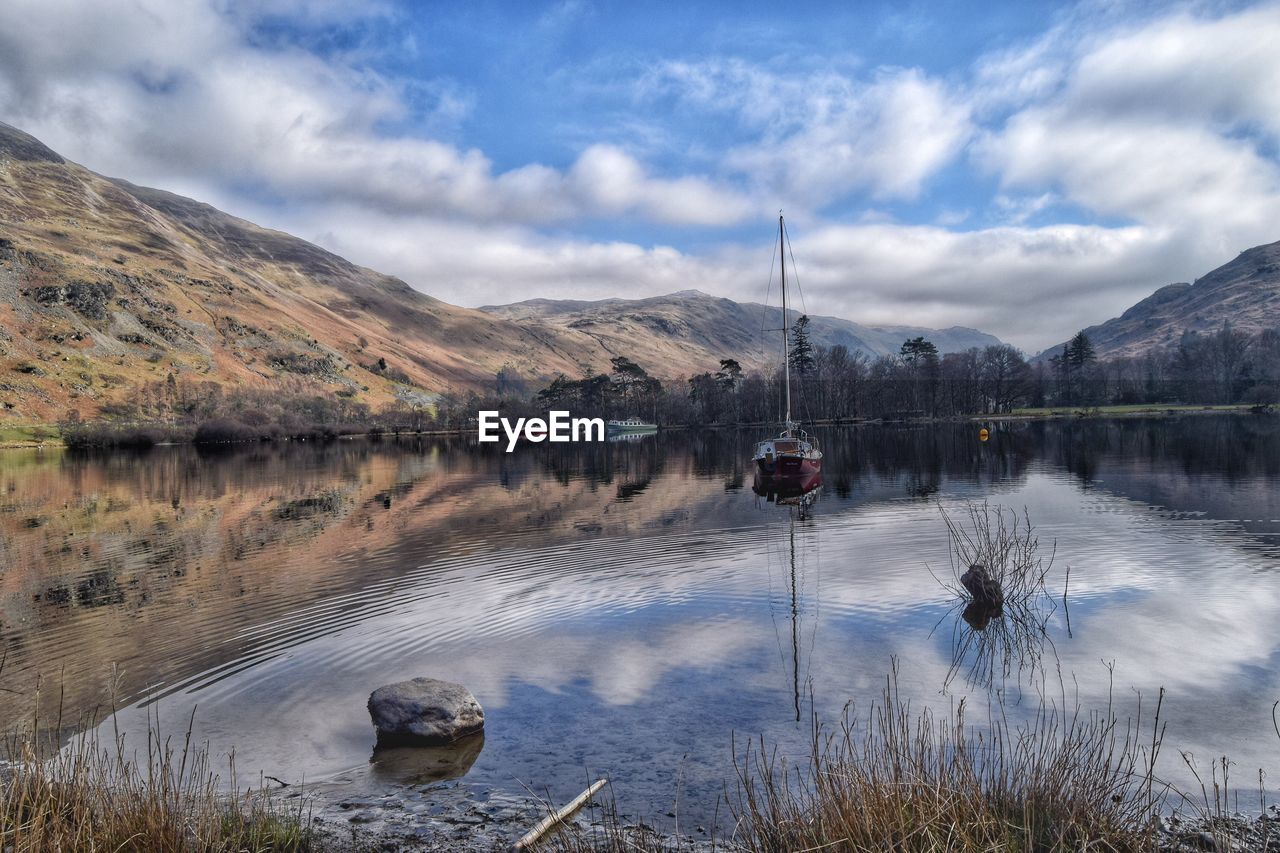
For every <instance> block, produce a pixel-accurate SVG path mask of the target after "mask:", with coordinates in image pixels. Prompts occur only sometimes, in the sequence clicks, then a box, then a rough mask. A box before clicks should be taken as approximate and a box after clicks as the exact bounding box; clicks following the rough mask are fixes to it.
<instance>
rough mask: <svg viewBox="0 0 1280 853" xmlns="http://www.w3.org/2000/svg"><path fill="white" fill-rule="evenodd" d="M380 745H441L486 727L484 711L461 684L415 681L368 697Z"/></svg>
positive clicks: (403, 683) (398, 683)
mask: <svg viewBox="0 0 1280 853" xmlns="http://www.w3.org/2000/svg"><path fill="white" fill-rule="evenodd" d="M369 716H370V717H372V718H373V725H374V728H376V729H377V730H378V745H379V746H438V745H441V744H447V743H452V742H453V741H455V740H458V739H459V738H462V737H466V736H467V735H470V734H475V733H476V732H479V731H481V730H482V729H483V728H484V709H483V708H481V707H480V703H479V702H477V701H476V697H475V696H473V695H472V694H471V691H470V690H468V689H467V688H465V687H463V686H462V685H461V684H455V683H453V682H451V681H441V680H439V679H436V678H414V679H410V680H409V681H400V682H397V683H395V684H388V685H386V686H384V687H379V688H378V689H377V690H375V691H373V693H372V694H371V695H370V696H369Z"/></svg>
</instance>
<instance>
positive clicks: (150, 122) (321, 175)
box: [0, 0, 1280, 352]
mask: <svg viewBox="0 0 1280 853" xmlns="http://www.w3.org/2000/svg"><path fill="white" fill-rule="evenodd" d="M693 5H694V4H676V3H670V4H668V3H661V4H648V3H622V2H617V3H609V2H603V0H597V2H592V0H567V2H554V3H534V2H518V3H517V2H510V3H496V2H475V3H465V4H459V3H443V2H439V3H436V2H431V3H427V2H422V3H412V2H396V1H395V0H385V1H384V2H366V3H358V4H357V3H348V2H343V0H263V2H258V3H249V2H237V0H82V2H73V0H3V7H4V22H5V23H4V27H3V29H0V120H3V121H6V122H9V123H10V124H14V125H17V126H18V127H21V128H23V129H25V130H27V131H29V132H31V133H34V134H35V135H37V136H39V137H40V138H41V139H42V140H44V141H45V142H46V143H48V144H49V145H51V146H52V147H53V148H55V149H56V150H58V151H60V152H61V153H63V154H64V155H66V156H68V157H70V158H72V159H74V160H76V161H78V162H81V163H83V164H85V165H87V166H89V167H90V168H92V169H94V170H96V171H99V172H102V173H105V174H108V175H113V176H121V177H126V178H129V179H130V180H133V181H135V182H139V183H144V184H149V185H153V186H159V187H163V188H166V189H171V190H175V191H177V192H181V193H184V194H186V195H191V196H193V197H196V198H199V199H202V200H205V201H209V202H211V203H213V204H216V205H218V206H219V207H222V208H223V209H225V210H228V211H230V212H232V213H236V214H238V215H241V216H245V217H247V218H250V219H253V220H255V221H257V222H260V223H262V224H265V225H269V226H272V227H277V228H281V229H284V230H287V231H290V232H293V233H295V234H298V235H300V236H302V237H305V238H307V239H311V240H314V241H316V242H318V243H320V244H322V245H324V246H325V247H327V248H330V249H333V250H334V251H337V252H339V253H341V254H343V255H345V256H347V257H349V258H351V259H352V260H355V261H357V262H359V263H363V264H366V265H369V266H372V267H374V268H376V269H379V270H381V271H384V272H388V273H392V274H395V275H399V276H401V277H402V278H404V279H405V280H407V281H408V282H409V283H411V284H412V285H414V286H415V287H417V288H419V289H421V290H423V291H425V292H427V293H430V294H432V295H434V296H437V297H440V298H442V299H445V300H448V301H450V302H454V303H457V304H462V305H482V304H486V303H494V302H510V301H514V300H517V299H524V298H530V297H536V296H542V297H554V298H601V297H609V296H641V295H654V294H660V293H667V292H671V291H674V290H682V289H687V288H697V289H701V290H704V291H707V292H710V293H714V294H716V295H723V296H729V297H732V298H736V299H741V300H760V299H762V298H763V296H764V293H765V287H766V283H767V279H768V275H769V264H770V257H769V255H770V252H771V249H772V245H773V233H772V229H773V228H774V227H775V221H776V220H775V219H774V217H776V213H777V211H778V210H779V209H782V208H785V210H786V211H787V215H788V222H789V224H790V227H791V231H792V238H793V245H794V251H795V255H796V259H797V261H798V264H799V272H800V283H801V285H802V286H803V288H804V294H805V307H806V308H807V309H808V310H809V311H810V312H811V313H815V314H832V315H838V316H845V317H849V318H851V319H854V320H858V321H860V322H866V323H918V324H922V325H930V326H948V325H956V324H958V325H966V326H974V327H977V328H981V329H983V330H986V331H989V332H992V333H994V334H997V335H1000V336H1001V337H1003V338H1005V339H1006V340H1009V341H1011V342H1013V343H1015V344H1017V345H1019V346H1021V347H1023V348H1024V349H1026V350H1027V351H1028V352H1035V351H1037V350H1039V349H1041V348H1043V347H1046V346H1049V345H1051V344H1054V343H1057V342H1058V341H1060V340H1062V339H1064V338H1066V337H1067V336H1068V335H1069V334H1070V333H1072V332H1074V331H1075V330H1076V329H1078V328H1080V327H1082V326H1085V325H1089V324H1092V323H1095V322H1099V321H1101V320H1104V319H1106V318H1108V317H1111V316H1115V315H1116V314H1118V313H1119V312H1121V311H1122V310H1124V308H1126V307H1127V306H1129V305H1130V304H1132V303H1133V302H1135V301H1136V300H1138V299H1140V298H1142V297H1143V296H1146V295H1147V294H1149V293H1150V292H1151V291H1152V290H1154V289H1155V288H1156V287H1158V286H1160V285H1162V284H1166V283H1168V282H1171V281H1188V280H1192V279H1194V278H1195V277H1197V276H1199V275H1202V274H1203V273H1205V272H1207V271H1208V270H1210V269H1212V268H1213V267H1216V266H1218V265H1219V264H1222V263H1224V262H1226V261H1228V260H1230V259H1231V258H1232V257H1234V256H1235V255H1236V254H1237V253H1238V252H1240V251H1241V250H1243V249H1245V248H1248V247H1250V246H1254V245H1257V244H1260V243H1267V242H1272V241H1275V240H1280V49H1277V45H1280V3H1275V2H1270V3H1260V4H1258V3H1255V4H1234V3H1188V4H1161V3H1126V2H1087V3H1084V4H1079V5H1070V4H1040V3H1028V2H1019V3H1007V4H1003V5H1000V4H993V3H963V2H957V3H945V4H944V3H919V2H916V3H912V2H879V3H878V2H865V3H862V2H860V3H856V4H854V3H835V2H830V3H803V4H778V3H752V2H734V3H728V2H726V3H702V4H696V8H690V7H691V6H693Z"/></svg>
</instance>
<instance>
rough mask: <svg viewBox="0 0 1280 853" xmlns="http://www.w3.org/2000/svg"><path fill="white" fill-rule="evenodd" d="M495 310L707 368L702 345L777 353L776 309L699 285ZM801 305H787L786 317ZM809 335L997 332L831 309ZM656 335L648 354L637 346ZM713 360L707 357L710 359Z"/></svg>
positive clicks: (842, 339)
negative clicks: (863, 317)
mask: <svg viewBox="0 0 1280 853" xmlns="http://www.w3.org/2000/svg"><path fill="white" fill-rule="evenodd" d="M480 310H481V311H484V312H486V313H489V314H492V315H494V316H495V317H502V318H503V319H506V320H513V321H516V322H521V323H527V322H537V323H541V324H546V325H550V326H553V327H555V328H558V329H562V330H566V331H575V332H579V333H582V334H585V335H589V336H591V337H592V338H594V339H595V340H597V341H598V342H599V343H600V346H601V347H603V348H604V349H606V350H608V351H610V352H618V353H635V354H636V355H635V356H634V357H635V358H637V360H641V362H642V363H643V359H645V358H653V359H660V358H665V357H669V354H670V352H671V350H672V349H673V348H674V349H675V350H677V351H678V352H680V353H681V354H682V355H683V356H684V357H688V358H690V359H692V360H693V361H692V362H691V363H696V364H701V365H704V366H703V367H702V368H701V369H703V370H705V369H707V367H706V365H708V362H707V359H706V355H705V354H707V353H711V354H715V355H716V356H721V355H723V356H724V357H733V358H737V359H739V360H740V361H742V363H743V364H744V366H748V365H749V366H751V367H759V366H762V365H768V364H774V363H776V362H777V361H778V359H779V357H780V355H779V353H780V350H781V336H780V335H779V334H776V333H769V332H763V333H762V330H768V329H777V328H779V327H780V325H781V322H782V312H781V310H780V309H779V308H777V307H769V306H766V305H761V304H760V303H758V302H735V301H733V300H732V299H724V298H721V297H716V296H709V295H707V294H705V293H702V292H701V291H698V290H682V291H680V292H679V293H671V294H668V295H666V296H655V297H651V298H649V299H602V300H599V301H594V302H585V301H581V300H570V299H560V300H557V299H530V300H526V301H524V302H515V303H512V304H510V305H486V306H484V307H482V308H481V309H480ZM799 316H800V312H799V311H794V310H790V309H788V312H787V322H788V324H791V323H794V322H795V321H796V319H797V318H799ZM809 321H810V326H809V329H810V335H811V338H812V340H813V342H814V343H815V344H821V345H823V346H835V345H836V344H842V345H844V346H846V347H848V348H849V349H850V350H860V351H862V352H865V353H867V354H868V355H870V356H878V355H885V354H889V353H896V352H898V350H899V348H900V347H901V346H902V342H903V341H905V340H907V339H908V338H914V337H917V336H923V337H926V338H928V339H929V340H930V341H932V342H933V343H934V344H935V345H936V346H937V347H938V349H939V351H941V352H944V353H947V352H960V351H962V350H966V349H969V348H970V347H985V346H989V345H992V344H998V343H1000V339H999V338H996V337H995V336H993V335H988V334H986V333H985V332H979V331H977V330H976V329H966V328H964V327H963V326H952V327H951V328H948V329H926V328H922V327H919V326H863V325H861V324H859V323H854V322H852V321H851V320H842V319H840V318H838V317H822V316H818V315H810V317H809ZM652 343H660V346H661V351H660V352H658V351H655V352H653V353H652V354H650V353H648V352H644V351H643V349H637V347H641V348H644V347H647V346H648V345H650V344H652ZM709 366H711V367H714V366H715V365H714V364H711V365H709Z"/></svg>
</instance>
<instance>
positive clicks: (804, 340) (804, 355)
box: [789, 314, 814, 376]
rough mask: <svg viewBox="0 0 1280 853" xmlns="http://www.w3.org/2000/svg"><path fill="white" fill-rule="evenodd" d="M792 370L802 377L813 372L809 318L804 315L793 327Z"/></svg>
mask: <svg viewBox="0 0 1280 853" xmlns="http://www.w3.org/2000/svg"><path fill="white" fill-rule="evenodd" d="M789 358H790V359H791V369H792V370H794V371H795V372H796V373H797V374H798V375H800V376H807V375H808V374H809V373H811V372H812V371H813V366H814V359H813V342H812V341H810V340H809V317H808V315H807V314H802V315H801V316H800V319H798V320H796V321H795V323H794V324H793V325H792V326H791V352H790V354H789Z"/></svg>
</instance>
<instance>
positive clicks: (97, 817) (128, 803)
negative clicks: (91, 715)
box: [0, 698, 315, 853]
mask: <svg viewBox="0 0 1280 853" xmlns="http://www.w3.org/2000/svg"><path fill="white" fill-rule="evenodd" d="M38 704H39V702H38V698H37V701H36V705H37V706H38ZM58 728H60V726H54V728H53V729H52V730H51V731H50V732H49V733H42V729H41V721H40V720H39V718H38V716H37V715H35V714H33V716H32V718H31V719H30V720H28V721H25V722H24V723H23V725H22V726H21V727H19V728H18V729H16V730H14V731H11V732H9V733H7V735H6V738H5V745H6V747H7V761H4V762H0V850H3V851H5V853H24V851H30V852H31V853H40V852H41V851H52V850H66V851H71V850H74V851H113V853H114V851H122V850H129V851H155V853H194V851H201V853H204V851H209V852H210V853H212V851H219V853H221V851H227V853H231V852H232V851H236V853H239V852H240V851H245V852H246V853H258V851H264V852H265V851H299V853H300V851H308V850H312V849H315V839H314V838H313V835H312V832H311V830H310V829H309V828H308V824H309V814H308V813H307V808H306V806H305V803H304V801H303V799H302V798H299V799H298V800H297V801H296V805H291V806H284V805H281V804H280V803H278V802H277V801H276V800H274V799H273V798H272V797H271V796H269V795H268V794H267V792H266V791H265V789H263V788H261V787H259V788H258V789H257V790H253V791H249V792H247V793H245V794H243V795H234V796H229V795H227V794H226V793H224V788H223V787H222V785H221V783H220V780H219V776H218V774H217V773H215V772H214V770H213V768H212V766H211V763H210V760H209V755H208V750H207V747H201V746H197V745H194V744H192V742H191V728H190V726H189V727H188V730H187V733H186V737H185V739H184V740H183V742H182V743H181V745H177V746H175V745H174V744H172V743H170V741H169V740H167V739H165V740H161V739H160V736H159V735H158V734H157V732H158V725H154V724H153V725H151V726H149V727H148V733H147V743H146V752H145V755H138V754H135V753H133V752H130V751H128V750H127V749H126V745H125V739H124V736H123V735H121V734H119V733H118V732H117V733H115V735H114V736H113V738H112V739H111V740H110V741H106V742H104V741H103V740H101V739H100V738H99V736H98V734H97V733H96V732H97V729H96V728H94V727H93V726H86V727H85V728H84V730H83V732H82V733H81V734H77V735H75V736H73V737H72V738H71V740H70V742H69V743H68V744H67V745H66V746H65V747H62V748H58V739H57V736H56V734H53V733H52V732H56V731H57V729H58ZM228 773H229V779H230V786H229V787H230V789H231V790H239V789H238V787H237V785H236V774H235V760H234V757H232V758H231V759H229V764H228Z"/></svg>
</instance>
